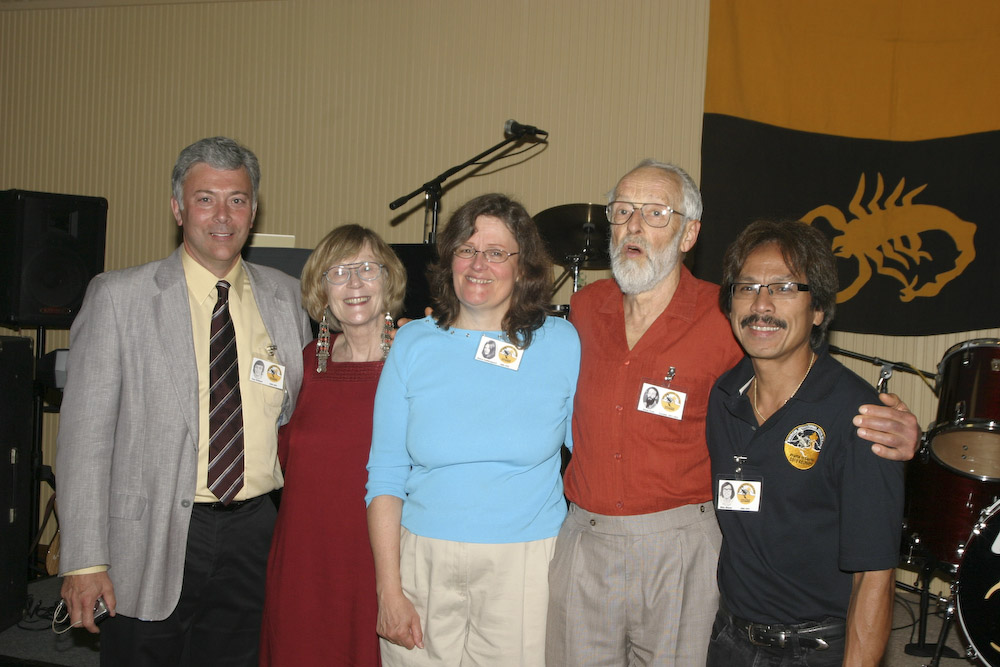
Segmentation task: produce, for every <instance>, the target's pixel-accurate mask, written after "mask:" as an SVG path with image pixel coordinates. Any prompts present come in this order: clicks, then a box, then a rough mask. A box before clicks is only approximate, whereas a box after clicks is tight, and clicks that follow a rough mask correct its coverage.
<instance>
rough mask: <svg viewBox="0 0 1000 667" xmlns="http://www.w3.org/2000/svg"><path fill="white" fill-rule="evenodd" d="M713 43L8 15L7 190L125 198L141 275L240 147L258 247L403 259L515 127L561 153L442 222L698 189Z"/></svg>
mask: <svg viewBox="0 0 1000 667" xmlns="http://www.w3.org/2000/svg"><path fill="white" fill-rule="evenodd" d="M93 4H99V3H93ZM707 30H708V3H707V2H705V1H704V0H627V1H621V2H607V1H606V0H546V1H545V2H531V1H530V0H492V1H485V0H484V1H474V2H469V1H468V0H412V1H410V0H406V1H404V0H371V1H367V2H361V1H348V0H332V1H326V0H257V1H252V2H250V1H247V2H240V1H235V2H220V3H199V4H183V3H181V4H149V3H147V4H143V5H141V6H114V7H108V6H106V7H90V8H61V9H58V8H57V9H18V10H7V11H0V96H2V97H0V145H2V146H3V148H2V150H0V189H6V188H23V189H33V190H42V191H51V192H64V193H71V194H86V195H100V196H104V197H106V198H107V199H108V200H109V203H110V209H109V213H108V247H107V259H106V265H107V267H108V268H109V269H115V268H120V267H124V266H128V265H132V264H137V263H140V262H145V261H149V260H152V259H156V258H159V257H162V256H164V255H166V254H167V253H169V252H170V250H171V249H172V248H173V247H174V245H175V244H176V241H177V230H176V227H175V225H174V224H173V220H172V218H171V215H170V210H169V205H168V199H169V196H170V192H169V172H170V167H171V165H172V164H173V161H174V159H175V158H176V155H177V152H178V151H179V150H180V149H181V148H182V147H183V146H185V145H187V144H188V143H190V142H191V141H194V140H196V139H198V138H200V137H203V136H209V135H213V134H227V135H230V136H234V137H236V138H238V139H240V140H241V141H243V142H245V143H246V144H247V145H249V146H251V147H252V148H253V149H254V150H255V151H256V152H257V154H258V155H259V156H260V158H261V162H262V165H263V170H264V176H263V182H262V191H261V207H260V215H259V218H258V230H259V231H264V232H270V233H280V234H294V235H295V237H296V245H298V246H300V247H311V246H313V245H314V244H315V243H316V242H317V241H318V240H319V239H320V238H321V237H322V236H323V235H324V234H325V233H326V232H327V231H328V230H329V229H330V228H332V227H333V226H336V225H338V224H342V223H345V222H359V223H363V224H366V225H369V226H371V227H373V228H375V229H376V230H378V231H379V232H380V233H382V234H383V235H384V236H385V237H386V238H387V239H388V240H389V241H391V242H418V241H420V240H421V239H422V238H423V236H424V233H425V230H424V224H423V222H424V216H423V210H422V206H421V200H420V199H419V198H418V199H415V200H413V201H411V202H410V204H408V205H407V206H405V207H403V208H402V209H400V210H399V211H396V212H391V211H389V209H388V203H389V202H390V201H391V200H393V199H395V198H396V197H398V196H400V195H402V194H405V193H408V192H410V191H412V190H414V189H416V188H417V187H418V186H420V185H421V184H422V183H424V182H426V181H428V180H430V179H431V178H433V177H434V176H436V175H437V174H439V173H441V172H443V171H444V170H445V169H447V168H448V167H450V166H452V165H454V164H457V163H459V162H462V161H464V160H466V159H468V158H469V157H471V156H472V155H475V154H476V153H479V152H481V151H482V150H485V149H486V148H487V147H489V146H491V145H493V144H495V143H497V142H498V141H500V140H501V138H502V132H501V130H502V127H503V124H504V121H505V120H507V119H509V118H514V119H517V120H518V121H521V122H524V123H530V124H533V125H536V126H538V127H542V128H544V129H546V130H548V131H549V132H550V133H551V136H550V142H549V144H548V145H547V146H545V147H544V149H539V148H535V149H533V150H530V151H528V152H527V153H525V154H523V155H520V156H518V157H516V158H514V159H511V160H507V161H504V162H500V163H498V164H494V165H491V166H487V167H483V168H480V169H478V170H476V171H475V172H466V173H465V174H463V175H462V176H461V177H456V178H453V179H452V180H451V181H449V183H448V184H447V187H446V189H445V193H444V197H443V201H442V221H443V220H444V219H446V218H447V215H448V214H449V213H450V212H451V211H453V210H454V209H455V208H456V207H457V206H459V205H460V204H461V203H462V202H464V201H465V200H466V199H468V198H469V197H472V196H474V195H477V194H480V193H483V192H489V191H495V190H496V191H502V192H507V193H510V194H513V195H515V196H517V197H518V198H520V199H521V200H522V201H523V202H524V203H525V205H526V206H527V207H528V209H529V210H530V211H532V212H538V211H541V210H543V209H545V208H548V207H551V206H556V205H559V204H567V203H575V202H601V201H603V196H604V193H605V192H606V191H607V190H608V189H609V188H610V187H611V186H612V185H613V184H614V182H615V179H616V178H617V177H618V176H619V175H620V174H621V173H623V172H624V171H625V170H626V169H627V168H628V167H630V166H631V165H633V164H634V163H635V162H637V161H638V160H640V159H642V158H645V157H657V158H661V159H669V160H673V161H676V162H678V163H679V164H682V165H684V166H685V167H687V168H688V169H689V171H691V172H692V174H694V175H695V177H696V178H697V175H698V173H699V170H700V157H699V155H700V142H701V116H702V110H703V95H704V87H705V57H706V46H707ZM706 208H707V211H708V215H709V216H710V214H711V202H708V205H707V207H706ZM709 222H710V220H709ZM710 232H711V227H710V224H706V233H710ZM597 275H602V274H591V275H588V276H586V279H593V278H594V277H596V276H597ZM556 301H557V302H563V303H564V302H566V301H568V290H566V289H564V290H563V291H562V293H561V294H560V295H559V296H558V297H557V298H556ZM990 335H993V336H995V335H997V332H992V334H990ZM970 337H972V334H970V335H967V336H963V335H956V336H953V337H934V338H933V339H930V340H916V341H914V340H910V339H898V340H897V339H886V338H884V337H882V338H878V337H865V336H860V337H855V336H842V335H837V336H836V337H835V339H834V340H835V342H837V344H840V345H842V346H844V347H848V348H851V349H857V350H859V351H862V352H864V351H865V350H868V352H865V353H867V354H873V355H877V356H882V357H885V358H891V359H896V360H906V361H910V362H911V363H913V364H914V365H916V366H918V367H920V368H926V369H933V368H934V367H935V366H936V364H937V361H938V360H939V359H940V357H941V355H942V353H943V351H944V350H945V349H947V347H948V346H949V345H950V344H951V342H954V341H957V340H963V339H965V338H970ZM55 338H56V337H50V341H54V340H55ZM62 344H65V343H64V342H63V343H62ZM52 346H53V345H51V344H50V348H51V347H52ZM852 365H853V362H852ZM859 370H860V371H861V372H862V375H864V376H865V377H870V378H874V377H876V376H877V370H876V371H875V372H870V371H869V370H868V369H862V368H860V366H859ZM907 382H908V380H907V379H905V378H904V379H902V380H901V381H899V382H898V383H897V382H895V381H894V383H893V388H894V389H897V390H898V391H899V392H900V393H901V394H903V395H904V396H905V397H906V399H907V400H908V401H909V402H910V404H911V405H912V406H913V407H914V409H915V410H916V411H917V412H918V414H919V415H920V416H921V422H922V423H924V424H927V423H929V421H930V419H932V418H933V414H934V400H933V396H932V395H930V393H929V391H928V390H926V389H922V388H921V387H919V386H917V385H915V384H914V385H912V386H911V385H909V384H907ZM54 432H55V428H54V427H53V428H49V429H48V434H47V435H48V437H47V444H46V457H47V459H48V460H49V461H51V460H52V451H53V444H52V442H53V440H52V436H53V435H54Z"/></svg>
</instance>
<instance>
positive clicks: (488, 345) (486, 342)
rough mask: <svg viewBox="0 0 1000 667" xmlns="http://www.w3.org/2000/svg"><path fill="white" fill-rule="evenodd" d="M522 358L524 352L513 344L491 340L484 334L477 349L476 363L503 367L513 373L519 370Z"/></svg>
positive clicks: (496, 339) (495, 339) (497, 339)
mask: <svg viewBox="0 0 1000 667" xmlns="http://www.w3.org/2000/svg"><path fill="white" fill-rule="evenodd" d="M522 358H524V350H522V349H521V348H519V347H517V346H516V345H513V344H512V343H508V342H507V341H503V340H500V339H499V338H491V337H489V336H487V335H486V334H483V337H482V338H480V339H479V346H478V347H477V348H476V361H482V362H483V363H486V364H492V365H494V366H501V367H503V368H507V369H510V370H512V371H516V370H517V369H518V367H519V366H520V365H521V359H522Z"/></svg>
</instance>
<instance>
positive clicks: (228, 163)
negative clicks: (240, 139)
mask: <svg viewBox="0 0 1000 667" xmlns="http://www.w3.org/2000/svg"><path fill="white" fill-rule="evenodd" d="M199 162H204V163H205V164H207V165H208V166H209V167H211V168H212V169H225V170H233V169H239V168H240V167H242V168H243V169H246V170H247V175H248V176H250V187H251V190H252V192H251V193H250V199H251V203H252V204H253V206H254V208H256V206H257V189H258V188H259V187H260V163H259V162H258V161H257V156H256V155H254V153H253V151H252V150H250V149H249V148H247V147H246V146H243V145H241V144H239V143H237V142H236V141H234V140H233V139H230V138H228V137H208V138H207V139H201V140H199V141H196V142H194V143H193V144H191V145H190V146H188V147H187V148H185V149H184V150H182V151H181V154H180V155H178V156H177V163H176V164H174V170H173V172H172V173H171V174H170V184H171V187H172V188H173V193H174V199H176V200H177V205H178V206H180V208H181V209H182V210H183V209H184V179H186V178H187V175H188V172H189V171H191V167H193V166H194V165H196V164H198V163H199Z"/></svg>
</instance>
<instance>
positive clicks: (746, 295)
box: [729, 282, 809, 301]
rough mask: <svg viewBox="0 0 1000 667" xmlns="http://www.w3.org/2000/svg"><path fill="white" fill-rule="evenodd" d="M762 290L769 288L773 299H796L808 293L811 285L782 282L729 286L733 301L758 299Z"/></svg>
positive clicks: (768, 290) (768, 291)
mask: <svg viewBox="0 0 1000 667" xmlns="http://www.w3.org/2000/svg"><path fill="white" fill-rule="evenodd" d="M761 288H767V293H768V294H769V295H770V296H771V298H772V299H794V298H795V296H796V295H797V294H798V293H799V292H808V291H809V285H807V284H806V283H793V282H780V283H768V284H766V285H765V284H763V283H732V284H731V285H730V286H729V293H730V294H732V295H733V300H734V301H737V300H746V301H749V300H751V299H756V298H757V295H758V294H760V290H761Z"/></svg>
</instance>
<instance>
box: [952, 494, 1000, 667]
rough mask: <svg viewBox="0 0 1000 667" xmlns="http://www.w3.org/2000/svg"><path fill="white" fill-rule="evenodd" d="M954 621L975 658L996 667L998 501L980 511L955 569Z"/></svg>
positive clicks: (999, 659)
mask: <svg viewBox="0 0 1000 667" xmlns="http://www.w3.org/2000/svg"><path fill="white" fill-rule="evenodd" d="M955 598H956V600H957V603H956V608H957V610H958V621H959V623H960V624H961V626H962V632H964V633H965V636H966V638H967V639H968V640H969V644H970V645H971V647H972V648H973V650H974V651H975V653H976V657H977V658H978V659H979V660H981V661H982V662H984V663H986V664H987V665H990V666H991V667H1000V500H998V501H996V502H995V503H993V505H991V506H990V507H989V508H988V509H986V510H984V511H983V514H982V518H981V520H980V522H979V523H977V524H976V527H975V528H974V529H973V531H972V535H971V536H969V541H968V544H967V545H966V547H965V553H964V554H963V556H962V563H961V565H959V568H958V581H957V583H956V593H955Z"/></svg>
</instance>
